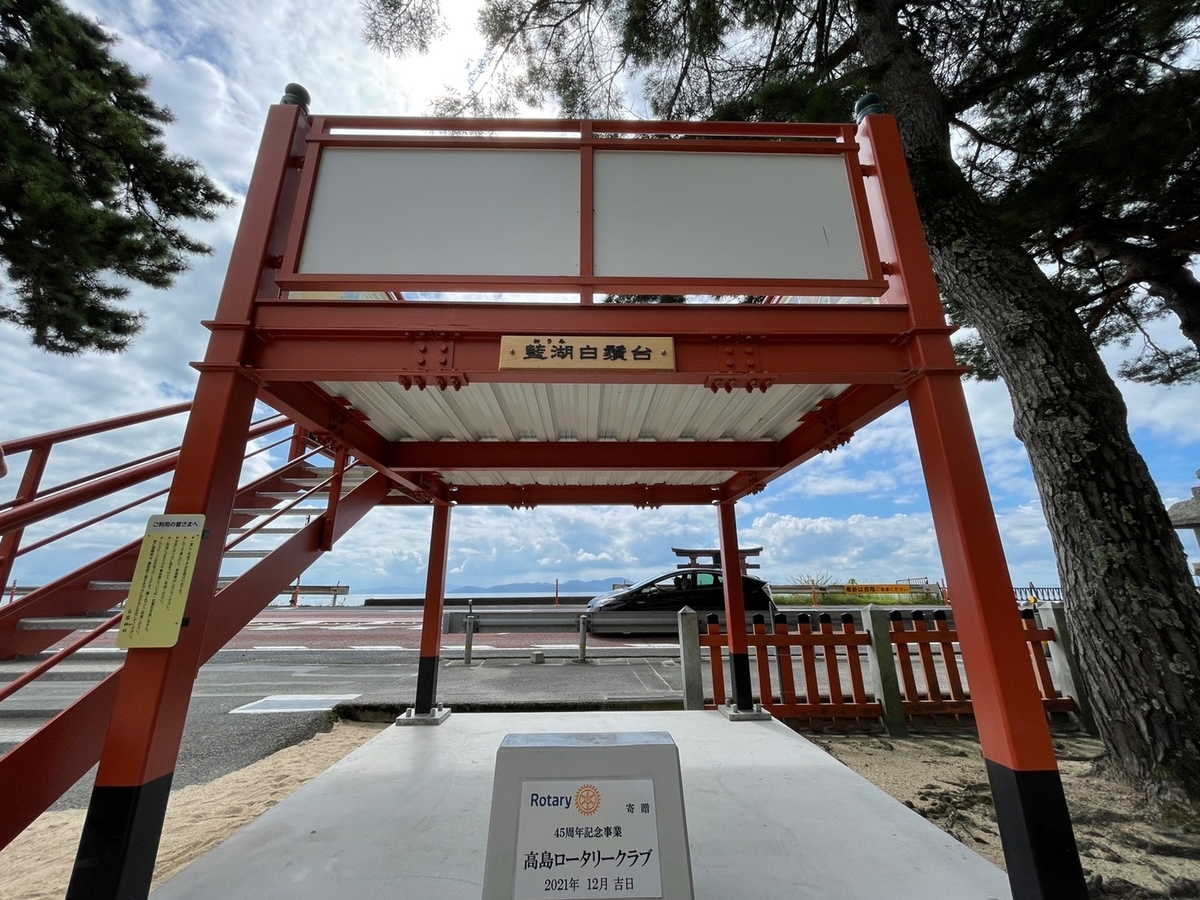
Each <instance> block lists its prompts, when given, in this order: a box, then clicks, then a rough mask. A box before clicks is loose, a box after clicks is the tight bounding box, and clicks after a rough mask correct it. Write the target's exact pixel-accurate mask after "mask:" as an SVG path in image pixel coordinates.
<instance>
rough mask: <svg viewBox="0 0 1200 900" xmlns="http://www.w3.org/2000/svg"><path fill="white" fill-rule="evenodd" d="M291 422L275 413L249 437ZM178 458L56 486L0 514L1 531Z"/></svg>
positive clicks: (129, 482)
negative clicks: (85, 480)
mask: <svg viewBox="0 0 1200 900" xmlns="http://www.w3.org/2000/svg"><path fill="white" fill-rule="evenodd" d="M289 422H290V420H289V419H288V418H287V417H286V416H272V417H271V418H270V419H265V420H263V421H261V422H259V423H258V424H257V425H255V426H251V428H250V431H249V433H248V437H249V438H250V439H253V438H256V437H261V436H262V435H264V434H270V433H271V432H272V431H276V430H278V429H279V428H282V427H284V426H285V425H287V424H288V423H289ZM178 461H179V453H178V452H175V453H173V454H171V455H170V456H168V457H164V458H163V459H159V460H156V461H155V462H151V463H143V464H142V465H140V466H134V467H133V468H129V469H125V470H124V471H122V472H119V473H118V474H115V475H108V476H106V477H104V478H97V479H95V480H93V481H89V482H87V483H86V484H83V485H79V486H77V487H73V488H68V489H67V490H61V491H60V490H57V489H54V490H53V493H51V492H49V491H47V492H43V493H42V494H41V495H40V496H39V497H38V499H36V500H31V501H29V502H28V503H22V504H20V505H19V506H17V507H15V508H13V509H10V510H8V511H7V512H3V513H0V534H3V533H4V532H8V531H15V530H17V529H18V528H25V527H27V526H29V525H32V524H33V523H35V522H40V521H42V520H43V519H48V518H50V517H51V516H54V515H57V514H59V513H62V512H65V511H67V510H69V509H73V508H74V507H76V506H82V505H83V504H84V503H89V502H91V501H92V500H97V499H99V498H100V497H103V496H105V495H107V494H111V493H114V492H116V491H119V490H123V489H125V488H127V487H132V486H133V485H135V484H139V483H140V482H143V481H148V480H149V479H151V478H154V477H156V476H158V475H163V474H166V473H167V472H170V471H171V470H172V469H174V468H175V465H176V463H178Z"/></svg>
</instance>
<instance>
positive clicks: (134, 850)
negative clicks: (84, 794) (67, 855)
mask: <svg viewBox="0 0 1200 900" xmlns="http://www.w3.org/2000/svg"><path fill="white" fill-rule="evenodd" d="M173 776H174V773H168V774H166V775H163V776H161V777H160V778H156V779H155V780H154V781H151V782H148V783H146V784H142V785H138V786H137V787H95V788H92V799H91V802H90V803H89V804H88V811H87V818H86V819H84V822H83V833H82V835H81V836H80V838H79V851H78V853H77V854H76V856H75V868H74V870H73V871H72V872H71V884H70V886H69V887H68V888H67V900H146V897H147V896H148V895H149V893H150V881H151V879H152V878H153V877H154V860H155V857H156V856H157V855H158V840H159V837H161V835H162V827H163V819H164V818H165V817H166V814H167V800H168V799H170V796H171V779H172V777H173Z"/></svg>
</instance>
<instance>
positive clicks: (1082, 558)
mask: <svg viewBox="0 0 1200 900" xmlns="http://www.w3.org/2000/svg"><path fill="white" fill-rule="evenodd" d="M367 2H368V5H370V2H371V0H367ZM421 5H422V6H424V7H425V9H426V10H428V9H430V8H436V2H434V0H421ZM1198 11H1200V5H1198V4H1197V3H1196V2H1194V0H1087V2H1083V3H1081V2H1074V0H986V2H985V0H979V2H973V0H955V2H950V0H920V2H916V0H912V2H907V3H905V2H899V0H660V2H655V3H647V2H641V0H488V2H486V3H485V4H484V9H483V12H482V13H481V16H480V27H481V30H482V31H483V32H484V35H485V36H486V38H487V39H488V41H489V44H490V46H491V47H492V55H491V56H490V58H489V59H487V60H485V61H484V63H485V64H484V65H482V66H480V67H478V69H477V70H478V71H480V72H483V73H485V75H486V77H489V78H491V79H492V82H493V83H498V84H501V85H502V86H503V87H504V89H505V91H506V92H507V93H506V94H505V95H503V96H502V97H501V99H500V102H499V103H498V104H496V106H497V107H498V108H505V107H506V106H511V105H512V102H513V100H514V99H515V100H516V101H519V102H527V103H537V102H540V101H543V100H545V99H547V98H550V99H554V100H556V101H557V103H558V104H559V108H560V110H561V111H562V113H563V114H564V115H569V116H580V117H586V116H619V115H621V114H622V113H623V112H625V111H626V110H625V104H626V103H627V102H628V99H629V98H627V97H626V96H625V94H624V93H623V91H622V84H623V82H622V79H625V82H624V83H625V84H629V85H634V86H636V88H637V89H638V90H639V92H640V95H641V99H643V100H644V101H645V103H646V104H648V105H649V107H650V109H651V110H652V111H653V113H654V114H656V115H658V116H661V117H665V118H697V117H705V116H712V115H719V116H725V117H732V118H745V119H788V118H793V119H824V120H842V119H844V118H845V117H846V115H845V112H843V110H846V109H848V107H849V98H850V97H851V96H853V95H854V94H855V93H857V92H859V91H861V90H862V89H863V88H864V87H866V86H871V87H872V88H874V89H876V90H877V91H878V92H879V93H880V94H882V95H883V96H884V98H885V100H886V102H887V104H888V109H889V111H890V112H892V113H894V114H895V116H896V118H897V122H898V124H899V126H900V130H901V134H902V136H903V139H904V143H905V148H906V154H907V157H908V163H909V168H910V172H911V175H912V178H913V185H914V188H915V190H916V193H917V199H918V203H919V205H920V208H921V212H922V217H923V220H924V224H925V229H926V237H927V240H928V243H929V246H930V252H931V255H932V258H933V262H934V267H935V270H936V272H937V275H938V277H939V281H940V284H941V287H942V294H943V300H944V302H945V304H946V307H947V310H948V312H949V314H950V315H951V316H952V317H953V318H954V319H955V320H956V321H958V322H960V323H963V324H966V325H970V326H971V327H973V328H975V329H976V330H977V332H978V334H979V339H980V343H979V345H978V346H977V348H976V350H977V354H982V355H984V356H985V358H986V360H987V361H988V362H989V364H990V365H992V366H994V369H995V371H996V373H998V374H999V376H1000V377H1002V378H1003V379H1004V381H1005V384H1006V385H1007V387H1008V389H1009V393H1010V395H1011V397H1012V401H1013V407H1014V426H1015V429H1016V434H1017V437H1018V438H1019V439H1020V440H1022V441H1023V442H1024V444H1025V447H1026V450H1027V451H1028V454H1029V459H1030V463H1031V466H1032V469H1033V474H1034V479H1035V482H1036V484H1037V487H1038V491H1039V493H1040V495H1041V499H1042V506H1043V510H1044V513H1045V516H1046V520H1047V523H1048V525H1049V528H1050V533H1051V537H1052V539H1053V541H1054V546H1055V552H1056V557H1057V561H1058V568H1059V575H1060V579H1061V581H1062V585H1063V589H1064V595H1065V597H1066V599H1067V614H1068V626H1069V628H1070V630H1071V632H1072V637H1073V638H1074V641H1075V646H1076V647H1077V648H1078V649H1079V653H1080V655H1081V657H1082V662H1083V668H1084V673H1085V678H1086V689H1087V690H1088V693H1089V697H1090V699H1091V701H1092V705H1093V708H1094V709H1095V711H1096V713H1097V719H1098V721H1099V725H1100V728H1101V738H1102V739H1103V741H1104V744H1105V747H1106V749H1107V750H1108V751H1109V753H1110V755H1111V757H1112V759H1113V761H1114V762H1115V763H1116V764H1117V766H1118V767H1119V768H1120V769H1121V770H1122V771H1123V772H1125V774H1126V775H1127V776H1128V777H1130V778H1131V779H1133V780H1136V781H1139V782H1141V783H1143V784H1145V785H1146V786H1147V788H1148V790H1149V793H1150V796H1151V797H1153V798H1156V799H1158V800H1164V801H1167V802H1171V801H1175V800H1183V801H1187V800H1191V801H1195V800H1198V799H1200V608H1198V604H1197V603H1196V593H1195V588H1194V587H1193V586H1192V584H1191V579H1190V577H1189V576H1188V573H1187V570H1186V560H1185V556H1184V553H1183V548H1182V545H1181V544H1180V542H1179V539H1178V536H1177V535H1176V534H1175V532H1174V530H1173V529H1172V528H1171V525H1170V522H1169V520H1168V519H1167V516H1166V512H1165V510H1164V509H1163V505H1162V502H1161V499H1160V498H1159V496H1158V493H1157V490H1156V489H1155V487H1154V484H1153V482H1152V481H1151V479H1150V475H1149V471H1148V469H1147V467H1146V465H1145V462H1144V461H1143V460H1142V458H1141V456H1140V455H1139V454H1138V452H1137V450H1136V448H1135V447H1134V446H1133V443H1132V441H1131V439H1130V436H1129V432H1128V425H1127V421H1126V412H1125V407H1124V403H1123V401H1122V399H1121V395H1120V393H1119V392H1118V390H1117V388H1116V386H1115V384H1114V383H1113V381H1112V378H1111V377H1110V376H1109V374H1108V372H1107V371H1106V370H1105V368H1104V365H1103V363H1102V362H1101V360H1100V357H1099V354H1098V353H1097V350H1096V348H1095V346H1094V344H1093V342H1092V337H1099V338H1101V339H1103V338H1104V336H1105V332H1104V331H1102V330H1100V329H1098V328H1096V327H1093V328H1092V330H1091V332H1092V333H1091V334H1089V331H1088V329H1087V328H1085V325H1084V322H1083V321H1081V319H1080V316H1079V314H1077V312H1076V310H1080V311H1081V312H1082V313H1083V315H1084V316H1085V318H1087V317H1091V316H1092V315H1093V310H1092V308H1091V307H1090V306H1089V305H1088V303H1086V302H1081V300H1080V297H1081V294H1083V293H1085V292H1086V291H1087V289H1088V288H1087V284H1088V278H1100V279H1109V278H1112V277H1113V276H1112V274H1111V272H1110V271H1101V269H1100V268H1097V269H1095V270H1094V271H1095V274H1094V275H1087V274H1082V275H1080V274H1075V275H1073V276H1070V277H1064V278H1061V279H1059V280H1058V281H1057V282H1056V281H1052V280H1051V279H1049V278H1048V277H1047V276H1046V274H1045V273H1044V272H1043V271H1042V270H1041V269H1040V268H1039V266H1038V264H1037V262H1038V255H1039V254H1040V255H1041V256H1043V257H1053V256H1054V254H1056V253H1062V254H1063V255H1064V257H1066V258H1072V259H1077V258H1078V257H1077V256H1073V254H1076V253H1077V252H1079V253H1085V254H1086V253H1092V254H1094V255H1096V261H1097V262H1098V263H1100V264H1101V265H1109V263H1110V262H1111V260H1113V259H1116V260H1117V264H1118V265H1120V266H1124V267H1125V274H1124V275H1122V276H1121V278H1123V279H1124V282H1125V284H1124V287H1125V288H1127V289H1130V290H1133V289H1136V288H1138V286H1141V287H1142V288H1144V289H1145V291H1144V292H1145V293H1146V294H1147V295H1149V294H1151V293H1152V292H1154V291H1158V292H1159V294H1158V295H1157V296H1160V299H1161V295H1162V294H1163V293H1165V292H1164V291H1162V289H1161V288H1160V287H1158V286H1157V285H1159V284H1160V283H1164V284H1165V281H1166V278H1165V275H1164V276H1163V277H1162V278H1161V279H1160V281H1159V282H1156V281H1153V280H1151V279H1150V278H1142V279H1141V280H1140V281H1138V280H1137V278H1135V277H1133V276H1135V275H1136V274H1137V273H1136V272H1134V270H1133V268H1132V267H1133V265H1134V262H1135V261H1134V260H1132V259H1122V258H1121V257H1120V254H1119V253H1116V252H1110V251H1109V250H1106V249H1104V247H1103V246H1102V238H1103V237H1104V235H1102V234H1101V233H1100V232H1098V231H1096V230H1094V227H1093V230H1090V231H1089V230H1088V228H1089V226H1094V225H1095V223H1096V222H1097V221H1099V220H1098V219H1096V218H1094V217H1093V218H1091V219H1086V218H1084V217H1079V218H1075V219H1073V218H1072V217H1071V216H1070V215H1068V212H1071V213H1073V212H1074V211H1073V210H1068V209H1065V208H1064V207H1063V206H1062V205H1061V203H1060V205H1059V206H1058V207H1057V208H1056V207H1055V206H1054V205H1053V203H1050V202H1046V203H1045V204H1044V205H1043V203H1042V201H1049V200H1050V199H1051V198H1050V197H1048V196H1047V197H1044V196H1041V195H1040V193H1039V191H1040V189H1039V187H1038V180H1039V179H1049V180H1050V181H1051V182H1053V183H1055V184H1056V186H1057V185H1058V182H1059V181H1060V180H1065V181H1066V182H1067V184H1066V185H1064V186H1062V191H1059V192H1056V196H1059V197H1061V196H1062V195H1063V193H1065V192H1067V191H1068V190H1077V191H1082V192H1092V193H1094V194H1095V195H1096V196H1097V197H1098V198H1100V202H1099V203H1098V204H1097V205H1096V206H1095V208H1096V209H1099V210H1101V211H1104V210H1108V211H1109V213H1110V218H1112V216H1111V211H1112V210H1114V209H1116V210H1119V211H1122V212H1124V213H1129V214H1132V213H1139V212H1140V214H1141V221H1140V222H1139V221H1136V219H1137V217H1136V216H1133V215H1129V216H1127V217H1126V222H1125V226H1126V227H1125V230H1123V231H1118V230H1114V231H1113V232H1112V235H1109V236H1110V237H1112V236H1115V237H1116V238H1118V239H1120V240H1123V241H1125V242H1126V243H1127V244H1129V245H1132V246H1134V247H1136V248H1139V249H1146V246H1149V247H1151V248H1153V249H1156V250H1163V251H1167V252H1168V254H1169V257H1170V264H1171V265H1174V264H1175V263H1176V262H1177V261H1179V260H1184V261H1186V260H1190V259H1191V258H1192V256H1193V255H1194V253H1195V249H1194V248H1193V247H1191V245H1190V244H1189V243H1188V239H1189V238H1188V236H1189V235H1190V236H1191V237H1192V238H1194V235H1195V233H1196V231H1195V229H1196V225H1195V218H1194V216H1195V214H1196V211H1197V209H1200V206H1198V205H1197V204H1196V203H1194V202H1192V203H1191V205H1190V206H1189V205H1188V202H1187V200H1186V199H1181V200H1180V201H1178V202H1174V203H1173V204H1172V205H1171V208H1170V210H1169V215H1168V214H1166V213H1164V215H1163V216H1162V218H1161V221H1160V222H1159V223H1158V224H1159V225H1162V226H1164V227H1161V228H1158V229H1157V230H1155V228H1153V227H1151V226H1153V225H1155V210H1154V208H1153V207H1154V204H1153V201H1152V199H1148V198H1149V194H1148V193H1147V192H1150V191H1153V190H1158V189H1159V188H1160V187H1161V188H1165V189H1169V190H1175V189H1176V188H1178V189H1179V192H1180V195H1181V197H1182V198H1186V197H1188V193H1187V192H1188V191H1189V190H1191V188H1190V187H1189V185H1190V184H1191V183H1192V182H1191V181H1189V180H1187V179H1184V181H1183V183H1181V182H1180V180H1179V179H1176V178H1175V177H1174V173H1173V171H1172V170H1171V166H1172V165H1174V164H1175V161H1177V160H1181V159H1183V160H1192V159H1193V157H1194V151H1195V147H1194V145H1195V141H1194V140H1192V142H1191V145H1189V144H1188V143H1187V140H1188V138H1187V137H1186V135H1185V136H1184V137H1181V138H1180V140H1179V141H1178V142H1175V143H1173V145H1172V146H1173V149H1172V150H1171V151H1170V152H1169V153H1167V154H1164V155H1163V156H1162V157H1160V156H1156V155H1155V153H1154V152H1146V153H1143V154H1141V155H1140V157H1139V158H1137V159H1132V160H1125V161H1124V162H1126V163H1127V164H1128V165H1127V166H1126V170H1125V172H1124V174H1120V173H1119V174H1116V175H1114V174H1112V173H1111V172H1106V168H1105V165H1104V164H1103V158H1102V157H1097V155H1096V154H1095V153H1091V154H1086V153H1083V152H1081V150H1082V149H1083V148H1085V147H1087V146H1088V144H1087V141H1088V140H1090V139H1093V138H1089V132H1090V131H1093V130H1094V129H1096V128H1100V129H1101V130H1103V131H1106V132H1107V133H1108V134H1109V135H1113V134H1115V133H1117V132H1118V130H1119V127H1120V126H1119V125H1118V124H1116V123H1114V122H1111V121H1109V118H1110V117H1111V116H1113V115H1115V114H1116V112H1115V111H1116V110H1117V109H1118V108H1120V107H1122V106H1127V105H1128V104H1129V103H1135V104H1136V103H1138V102H1142V101H1143V100H1146V101H1147V102H1148V103H1149V98H1151V97H1152V96H1153V100H1154V102H1155V103H1156V104H1158V105H1160V106H1161V103H1163V102H1165V101H1164V100H1163V98H1164V97H1166V96H1167V95H1168V93H1169V92H1168V90H1167V89H1166V88H1164V87H1163V85H1165V84H1168V83H1170V82H1171V81H1172V78H1173V77H1174V76H1175V74H1177V73H1178V74H1179V77H1180V79H1181V80H1180V81H1178V82H1175V84H1177V85H1180V86H1183V87H1184V89H1186V85H1187V84H1189V83H1190V82H1189V81H1187V79H1190V78H1193V77H1194V76H1193V75H1192V74H1191V73H1190V72H1189V70H1188V69H1187V65H1186V64H1185V62H1184V61H1185V60H1194V59H1195V57H1196V49H1197V48H1196V41H1195V38H1194V35H1193V34H1192V33H1191V32H1190V31H1189V29H1191V28H1193V27H1194V25H1195V22H1196V17H1197V12H1198ZM486 87H487V85H485V84H482V83H480V84H477V85H474V86H473V88H474V90H473V93H471V94H469V95H468V96H466V97H465V98H459V99H458V101H457V102H456V103H452V104H448V106H449V107H451V108H453V107H456V106H457V107H458V108H469V109H474V110H476V111H487V109H488V106H489V104H488V102H487V96H486V92H485V88H486ZM1160 91H1161V93H1160ZM1148 108H1149V106H1147V109H1148ZM1188 109H1189V112H1188V114H1187V116H1188V118H1187V122H1188V123H1189V124H1187V125H1185V124H1184V123H1180V122H1176V123H1174V124H1175V126H1176V127H1178V128H1180V129H1181V130H1183V129H1185V128H1187V127H1190V122H1191V116H1192V114H1193V113H1194V100H1193V101H1192V102H1191V104H1190V106H1189V107H1188ZM1151 121H1152V120H1151V119H1150V118H1149V117H1146V119H1145V121H1143V122H1142V123H1141V125H1140V127H1142V128H1143V130H1144V129H1145V128H1147V127H1149V125H1150V123H1151ZM1166 124H1167V123H1160V126H1159V127H1162V125H1166ZM1039 135H1040V137H1039ZM1039 141H1041V143H1039ZM1009 142H1012V146H1009ZM956 150H957V151H958V152H955V151H956ZM1189 152H1190V153H1192V154H1193V156H1189V155H1188V153H1189ZM1192 164H1193V163H1191V162H1189V165H1192ZM1109 168H1110V169H1119V168H1120V167H1119V166H1115V165H1114V166H1110V167H1109ZM1187 178H1188V179H1191V178H1192V176H1191V175H1190V174H1189V175H1188V176H1187ZM1156 185H1157V187H1156ZM1106 203H1107V204H1108V205H1107V206H1106V205H1105V204H1106ZM1105 224H1108V223H1107V222H1105ZM1139 228H1141V229H1142V231H1141V232H1139V231H1138V229H1139ZM1081 230H1082V231H1084V232H1086V234H1085V236H1084V237H1082V238H1079V239H1078V240H1077V241H1075V242H1074V243H1070V242H1068V241H1067V238H1068V237H1069V236H1076V235H1077V234H1078V232H1080V231H1081ZM1170 234H1174V235H1175V236H1176V238H1172V240H1175V243H1174V244H1171V243H1170V241H1167V240H1165V238H1164V244H1163V245H1162V246H1155V244H1154V243H1153V242H1154V241H1155V240H1157V239H1158V238H1159V237H1160V236H1164V235H1170ZM1147 238H1149V240H1147ZM1168 244H1170V246H1168ZM1076 246H1078V247H1080V248H1083V249H1081V250H1079V251H1076V250H1074V249H1072V248H1074V247H1076ZM1100 257H1104V259H1100ZM1138 264H1139V265H1140V263H1138ZM1111 268H1112V266H1111V265H1109V269H1110V270H1111ZM1139 271H1141V272H1144V271H1147V269H1145V268H1143V269H1140V270H1139ZM1163 271H1164V272H1165V269H1164V270H1163ZM1072 279H1073V280H1072ZM1162 302H1163V303H1166V302H1167V301H1166V300H1165V299H1162ZM1119 311H1120V310H1119V304H1109V308H1108V310H1107V312H1106V311H1103V310H1099V311H1097V314H1098V315H1100V319H1099V320H1098V321H1105V322H1108V323H1112V322H1114V320H1113V319H1112V318H1107V319H1106V318H1105V316H1110V315H1111V314H1113V313H1115V312H1119ZM1107 327H1109V328H1111V329H1114V330H1116V331H1117V332H1118V337H1119V332H1120V329H1121V327H1123V326H1121V325H1120V324H1119V323H1117V324H1115V325H1112V324H1110V325H1108V326H1107Z"/></svg>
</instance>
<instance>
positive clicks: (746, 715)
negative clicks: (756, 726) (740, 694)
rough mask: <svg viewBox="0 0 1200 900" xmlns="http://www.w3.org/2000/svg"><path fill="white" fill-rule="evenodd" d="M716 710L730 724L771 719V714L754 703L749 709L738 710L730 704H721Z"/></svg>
mask: <svg viewBox="0 0 1200 900" xmlns="http://www.w3.org/2000/svg"><path fill="white" fill-rule="evenodd" d="M717 709H719V710H720V711H721V715H723V716H724V717H725V718H727V719H728V720H729V721H730V722H761V721H762V720H763V719H769V718H771V714H770V713H769V712H767V711H766V710H765V709H763V708H762V706H761V704H758V703H755V704H754V706H753V707H752V708H750V709H738V708H737V707H736V706H734V705H733V704H732V703H722V704H721V705H720V706H718V707H717Z"/></svg>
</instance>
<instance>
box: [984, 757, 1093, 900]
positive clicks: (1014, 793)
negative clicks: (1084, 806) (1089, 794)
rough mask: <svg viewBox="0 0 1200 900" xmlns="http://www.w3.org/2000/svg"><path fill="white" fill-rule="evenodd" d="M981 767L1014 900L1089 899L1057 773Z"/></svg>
mask: <svg viewBox="0 0 1200 900" xmlns="http://www.w3.org/2000/svg"><path fill="white" fill-rule="evenodd" d="M984 762H985V763H986V764H987V772H988V781H989V782H990V783H991V786H992V799H993V801H994V802H995V804H996V823H997V824H998V825H999V827H1000V840H1001V842H1002V843H1003V845H1004V862H1005V865H1006V868H1007V869H1008V881H1009V884H1010V885H1011V886H1012V895H1013V900H1088V892H1087V885H1086V884H1085V883H1084V880H1083V866H1082V865H1081V864H1080V862H1079V849H1078V847H1076V845H1075V831H1074V829H1073V828H1072V827H1071V814H1070V812H1069V811H1068V809H1067V798H1066V796H1065V795H1064V794H1063V786H1062V777H1061V776H1060V775H1059V773H1058V772H1057V771H1053V772H1046V771H1033V772H1020V771H1015V770H1013V769H1010V768H1008V767H1007V766H1002V765H1000V764H999V763H995V762H992V761H991V760H990V759H985V760H984Z"/></svg>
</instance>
